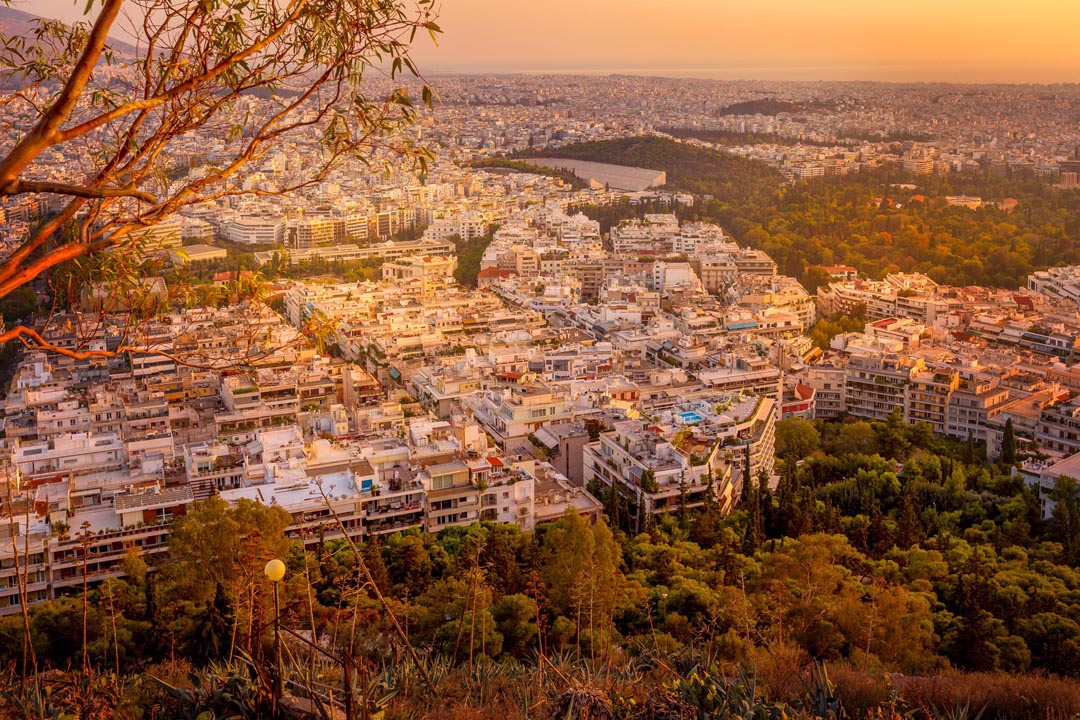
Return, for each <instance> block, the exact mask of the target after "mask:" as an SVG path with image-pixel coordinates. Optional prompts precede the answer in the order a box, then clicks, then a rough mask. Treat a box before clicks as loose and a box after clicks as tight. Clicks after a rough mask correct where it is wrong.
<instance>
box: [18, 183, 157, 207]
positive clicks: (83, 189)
mask: <svg viewBox="0 0 1080 720" xmlns="http://www.w3.org/2000/svg"><path fill="white" fill-rule="evenodd" d="M22 193H56V194H57V195H68V196H71V197H81V198H120V197H130V198H135V199H136V200H142V201H143V202H147V203H152V204H156V203H157V198H156V197H154V196H153V195H151V194H150V193H148V192H144V191H142V190H136V189H135V188H133V187H117V188H107V187H93V186H88V185H68V184H67V183H61V182H51V181H49V180H16V181H14V182H13V183H8V185H7V186H6V187H2V188H0V195H19V194H22Z"/></svg>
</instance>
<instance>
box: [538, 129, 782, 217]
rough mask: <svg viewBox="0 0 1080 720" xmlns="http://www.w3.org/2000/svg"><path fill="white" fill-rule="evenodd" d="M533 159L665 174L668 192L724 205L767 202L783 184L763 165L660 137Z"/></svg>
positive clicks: (542, 153)
mask: <svg viewBox="0 0 1080 720" xmlns="http://www.w3.org/2000/svg"><path fill="white" fill-rule="evenodd" d="M529 154H530V155H532V156H534V157H552V158H568V159H571V160H590V161H592V162H602V163H611V164H613V165H628V166H632V167H643V168H650V169H654V170H663V171H664V172H666V173H667V186H666V187H667V188H668V189H671V190H682V191H684V192H689V193H694V194H696V195H710V196H712V197H713V198H716V199H717V200H719V201H722V202H725V203H740V202H743V201H745V200H746V199H747V198H751V197H767V196H768V194H769V193H770V192H771V191H772V190H774V189H775V188H776V187H777V186H778V185H779V184H780V183H781V182H782V181H783V178H782V177H781V175H780V173H779V172H778V171H776V170H775V169H773V168H771V167H769V166H768V165H766V164H764V163H760V162H757V161H755V160H748V159H746V158H741V157H738V156H737V155H731V154H729V153H725V152H721V151H719V150H710V149H706V148H700V147H694V146H691V145H687V144H685V143H680V142H676V141H674V140H670V139H668V138H661V137H656V136H649V137H633V138H620V139H617V140H598V141H594V142H586V143H578V144H575V145H565V146H563V147H558V148H543V149H542V150H535V151H531V152H530V153H529Z"/></svg>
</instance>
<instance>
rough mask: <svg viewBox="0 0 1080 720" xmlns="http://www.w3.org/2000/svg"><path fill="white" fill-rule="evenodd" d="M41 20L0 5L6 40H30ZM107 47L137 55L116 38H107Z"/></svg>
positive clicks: (2, 28)
mask: <svg viewBox="0 0 1080 720" xmlns="http://www.w3.org/2000/svg"><path fill="white" fill-rule="evenodd" d="M43 19H45V18H42V17H41V16H40V15H35V14H33V13H28V12H26V11H25V10H17V9H15V8H13V7H6V6H3V5H0V34H3V36H4V37H8V38H10V37H15V36H17V35H22V36H24V37H26V38H32V37H33V34H34V29H35V27H36V26H37V21H38V20H43ZM88 19H92V18H88ZM109 47H111V48H112V49H113V50H115V51H116V52H117V53H119V54H121V55H130V56H132V57H134V56H135V55H136V54H137V52H136V50H135V46H134V45H132V44H131V43H128V42H124V41H123V40H117V39H116V38H109Z"/></svg>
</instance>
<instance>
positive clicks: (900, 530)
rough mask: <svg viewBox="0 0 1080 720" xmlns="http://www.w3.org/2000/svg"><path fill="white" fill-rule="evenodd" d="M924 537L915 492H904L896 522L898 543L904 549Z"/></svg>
mask: <svg viewBox="0 0 1080 720" xmlns="http://www.w3.org/2000/svg"><path fill="white" fill-rule="evenodd" d="M922 539H923V525H922V519H921V518H920V517H919V510H918V508H917V507H916V504H915V493H913V492H907V493H904V498H903V500H901V502H900V518H899V520H897V524H896V544H897V545H898V546H899V547H900V548H901V549H903V550H907V549H908V548H910V547H911V546H912V545H917V544H918V543H920V542H922Z"/></svg>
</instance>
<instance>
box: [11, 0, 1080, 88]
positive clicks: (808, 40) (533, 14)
mask: <svg viewBox="0 0 1080 720" xmlns="http://www.w3.org/2000/svg"><path fill="white" fill-rule="evenodd" d="M84 5H85V2H84V0H79V2H77V3H74V2H73V0H22V1H19V0H16V4H15V7H18V8H20V9H24V10H28V11H30V12H37V13H40V14H49V15H54V16H64V17H67V18H70V17H74V16H77V15H78V13H79V12H80V10H81V8H82V7H84ZM440 24H441V25H442V26H443V29H444V31H445V32H444V34H443V36H442V38H441V39H440V41H439V47H438V48H431V47H430V41H428V40H427V39H426V38H425V39H424V40H423V41H422V42H420V45H421V47H420V48H419V49H418V50H417V52H416V55H417V58H418V59H419V60H420V61H421V66H422V67H423V68H424V69H425V70H429V71H433V70H462V71H472V72H495V71H510V70H514V71H546V70H555V71H557V70H574V71H588V72H634V71H637V72H641V73H652V74H669V75H692V76H704V77H720V78H763V79H805V80H814V79H823V80H827V79H845V80H846V79H865V80H954V81H966V82H989V81H1000V82H1080V41H1078V39H1077V37H1078V31H1080V0H905V1H903V2H900V1H898V0H739V1H738V2H735V1H733V0H443V3H442V11H441V19H440Z"/></svg>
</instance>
